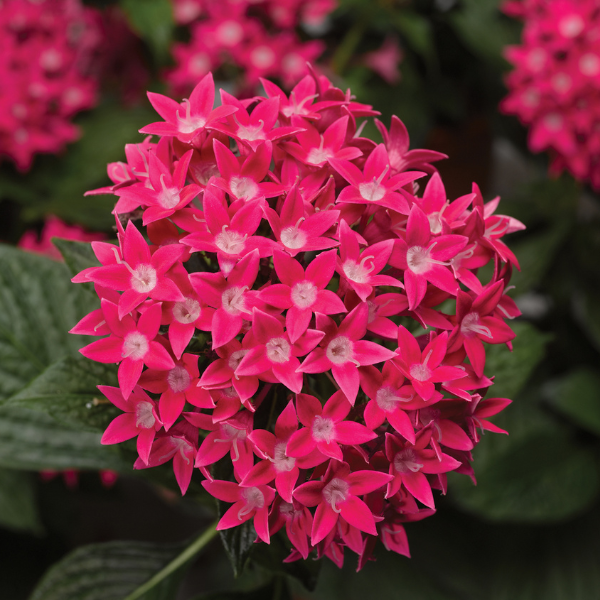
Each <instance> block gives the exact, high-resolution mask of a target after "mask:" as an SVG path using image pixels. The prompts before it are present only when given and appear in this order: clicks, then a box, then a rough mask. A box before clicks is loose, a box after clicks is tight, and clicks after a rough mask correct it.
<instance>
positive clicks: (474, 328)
mask: <svg viewBox="0 0 600 600" xmlns="http://www.w3.org/2000/svg"><path fill="white" fill-rule="evenodd" d="M460 332H461V333H462V334H463V335H464V336H465V337H467V338H470V337H473V336H474V335H477V334H479V335H485V336H487V337H489V338H491V337H492V332H491V331H490V330H489V328H488V327H486V326H485V325H481V323H480V322H479V313H476V312H472V313H469V314H468V315H467V316H466V317H465V318H464V319H463V320H462V323H461V324H460Z"/></svg>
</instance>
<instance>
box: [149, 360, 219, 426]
mask: <svg viewBox="0 0 600 600" xmlns="http://www.w3.org/2000/svg"><path fill="white" fill-rule="evenodd" d="M174 362H175V366H174V367H173V368H172V369H171V370H169V371H157V370H154V369H148V370H147V371H144V372H143V373H142V375H141V377H140V380H139V386H140V387H141V388H143V389H145V390H148V391H149V392H151V393H153V394H160V395H161V396H160V400H159V404H158V407H159V410H160V417H161V420H162V422H163V424H164V426H165V431H169V429H170V428H171V427H172V426H173V424H174V423H175V421H176V420H177V418H178V417H179V415H180V414H181V411H182V410H183V407H184V406H185V403H186V401H187V402H189V403H190V404H193V405H194V406H200V407H202V408H212V406H213V404H212V402H210V400H209V399H208V398H207V396H208V394H207V392H206V391H205V390H203V389H202V388H200V387H198V379H199V373H198V358H197V357H196V356H194V355H193V354H184V355H183V357H182V358H181V360H178V361H174Z"/></svg>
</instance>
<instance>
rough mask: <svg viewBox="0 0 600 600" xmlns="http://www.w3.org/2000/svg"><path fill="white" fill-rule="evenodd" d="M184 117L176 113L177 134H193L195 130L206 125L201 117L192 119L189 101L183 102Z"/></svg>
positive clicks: (197, 116)
mask: <svg viewBox="0 0 600 600" xmlns="http://www.w3.org/2000/svg"><path fill="white" fill-rule="evenodd" d="M183 103H184V104H185V116H181V115H180V114H179V112H177V131H179V133H194V131H196V130H197V129H202V128H203V127H204V126H205V125H206V119H205V118H204V117H203V116H201V115H196V116H193V117H192V114H191V105H190V101H189V100H184V101H183Z"/></svg>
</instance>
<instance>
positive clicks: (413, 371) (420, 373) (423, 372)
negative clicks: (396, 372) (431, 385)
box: [410, 364, 431, 381]
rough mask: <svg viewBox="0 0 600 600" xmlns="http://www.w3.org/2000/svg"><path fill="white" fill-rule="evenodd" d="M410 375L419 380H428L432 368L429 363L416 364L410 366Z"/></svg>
mask: <svg viewBox="0 0 600 600" xmlns="http://www.w3.org/2000/svg"><path fill="white" fill-rule="evenodd" d="M410 376H411V377H412V378H413V379H416V380H417V381H428V380H429V379H430V378H431V369H430V368H429V367H428V366H427V365H420V364H415V365H412V366H411V367H410Z"/></svg>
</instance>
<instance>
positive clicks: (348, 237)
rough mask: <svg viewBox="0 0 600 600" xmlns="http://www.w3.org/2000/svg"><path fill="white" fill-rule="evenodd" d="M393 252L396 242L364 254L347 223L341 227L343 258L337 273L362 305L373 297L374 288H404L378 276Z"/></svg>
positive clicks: (365, 250)
mask: <svg viewBox="0 0 600 600" xmlns="http://www.w3.org/2000/svg"><path fill="white" fill-rule="evenodd" d="M393 248H394V242H393V240H385V241H384V242H378V243H377V244H373V245H372V246H369V247H368V248H365V249H364V250H363V251H362V253H361V252H360V248H359V245H358V240H357V239H356V234H355V233H354V232H353V231H352V230H351V229H350V227H348V225H347V223H346V221H342V222H341V223H340V256H339V258H338V259H337V261H336V271H337V272H338V273H339V274H340V276H341V278H342V281H343V282H345V283H346V284H347V285H348V286H350V287H351V288H352V289H353V290H354V291H355V292H356V294H357V295H358V297H359V298H360V299H361V300H362V301H363V302H366V300H367V298H368V297H369V296H370V294H371V292H372V291H373V286H378V285H390V286H394V287H404V286H403V285H402V282H400V281H398V280H397V279H395V278H394V277H390V276H389V275H378V273H379V272H380V271H381V270H382V269H383V268H384V267H385V266H386V264H387V262H388V259H389V257H390V254H391V253H392V250H393Z"/></svg>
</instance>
